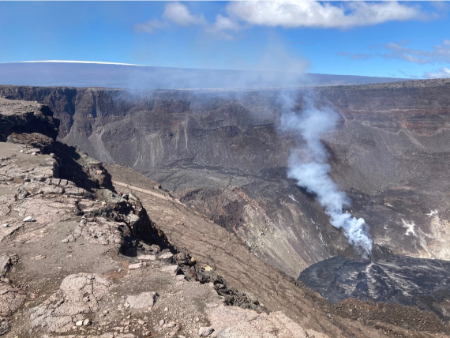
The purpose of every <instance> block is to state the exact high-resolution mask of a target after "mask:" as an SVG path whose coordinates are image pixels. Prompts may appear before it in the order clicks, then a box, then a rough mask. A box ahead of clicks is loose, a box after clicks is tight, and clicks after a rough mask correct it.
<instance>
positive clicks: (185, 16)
mask: <svg viewBox="0 0 450 338" xmlns="http://www.w3.org/2000/svg"><path fill="white" fill-rule="evenodd" d="M163 18H164V19H166V20H169V21H172V22H173V23H175V24H177V25H180V26H190V25H204V24H206V20H205V18H204V17H203V14H201V15H197V16H195V15H193V14H191V13H190V12H189V9H188V8H187V7H186V6H185V5H183V4H181V3H179V2H173V3H170V4H168V5H167V6H166V8H165V10H164V13H163Z"/></svg>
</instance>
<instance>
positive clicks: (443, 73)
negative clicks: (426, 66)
mask: <svg viewBox="0 0 450 338" xmlns="http://www.w3.org/2000/svg"><path fill="white" fill-rule="evenodd" d="M424 77H427V78H429V79H440V78H445V77H450V69H448V68H447V67H442V68H441V69H439V70H437V71H436V72H435V73H432V72H425V75H424Z"/></svg>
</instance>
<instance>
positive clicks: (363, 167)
mask: <svg viewBox="0 0 450 338" xmlns="http://www.w3.org/2000/svg"><path fill="white" fill-rule="evenodd" d="M449 83H450V81H449V80H430V81H408V82H398V83H390V84H374V85H365V86H335V87H319V88H317V89H315V90H314V91H313V92H312V91H311V90H307V89H304V88H303V89H301V90H299V91H298V92H295V95H298V97H299V100H298V102H297V106H296V107H295V109H296V110H298V111H300V110H301V109H302V102H301V98H302V97H304V96H306V95H310V94H311V93H313V94H315V95H316V98H317V100H316V101H317V104H318V106H321V105H326V104H330V103H331V104H332V105H334V106H335V107H336V109H337V110H338V111H339V113H340V114H341V119H340V121H339V125H338V127H337V130H336V132H334V133H329V134H327V135H325V136H324V138H323V142H324V144H325V146H326V148H327V150H328V152H329V153H330V157H329V162H330V164H331V167H332V172H331V176H332V178H333V179H334V181H335V182H336V183H337V184H338V186H339V188H340V189H342V190H345V191H346V192H347V193H348V194H349V196H350V197H351V199H352V201H353V204H352V206H351V209H350V210H349V211H351V212H352V213H353V214H354V215H355V216H357V217H363V218H365V219H366V221H367V223H368V225H369V231H370V233H371V236H372V238H373V239H374V241H375V243H377V244H380V245H383V246H386V247H389V248H390V249H392V250H393V251H394V252H395V253H396V254H402V255H410V256H415V257H424V258H437V259H450V248H449V247H448V245H447V243H448V240H449V238H450V234H449V233H448V231H447V230H446V229H447V228H448V226H449V224H450V221H449V220H450V213H449V210H450V197H449V196H450V185H449V184H448V182H450V177H449V173H448V170H447V167H448V162H449V156H448V154H449V153H450V146H449V145H450V142H449V138H450V133H449V130H450V128H449V125H450V95H449V94H448V93H449V92H448V87H449ZM0 93H1V95H4V96H5V97H10V98H21V99H27V100H37V101H39V102H42V103H45V104H48V105H49V106H50V107H51V108H52V110H54V111H55V113H56V115H57V116H58V118H59V119H60V120H61V131H60V133H59V139H60V140H62V141H64V142H66V143H67V144H69V145H76V146H78V147H80V148H81V149H82V150H83V151H85V152H87V153H89V154H90V155H91V156H93V157H95V158H96V159H98V160H101V161H104V162H108V163H117V164H121V165H124V166H129V167H132V168H134V169H137V170H138V171H140V172H142V173H144V174H145V175H146V176H147V177H149V178H152V179H153V180H156V181H158V182H160V183H161V186H162V188H163V189H166V190H169V191H171V193H172V194H173V195H174V196H175V197H177V198H178V199H179V200H180V201H182V202H183V203H186V204H188V205H190V206H192V207H194V208H195V209H196V210H197V211H199V212H202V213H204V214H206V215H208V216H209V217H210V218H211V219H212V220H214V222H216V223H217V224H220V225H221V226H223V227H225V228H226V229H227V230H229V231H232V232H233V233H235V234H236V235H237V236H238V237H239V238H241V239H242V241H243V242H244V243H246V244H247V246H248V247H249V248H250V249H251V250H252V252H254V253H255V254H256V255H258V256H259V257H261V258H263V259H264V260H265V261H266V262H269V263H270V264H272V265H274V266H276V267H277V268H279V269H281V270H282V271H284V272H286V273H287V274H288V275H290V276H292V277H297V276H298V274H299V272H300V271H302V270H303V269H305V268H306V267H307V266H309V265H311V264H314V263H316V262H319V261H321V260H323V259H326V258H329V257H332V256H335V255H343V254H345V255H349V254H351V253H352V249H351V248H350V247H349V245H348V244H347V241H346V239H345V237H344V236H343V235H342V233H340V232H339V231H338V230H336V229H334V228H333V227H332V226H331V225H330V224H329V221H328V217H327V216H326V215H325V214H324V212H323V208H322V207H321V206H320V205H319V204H318V203H317V202H316V201H315V198H314V196H312V195H311V194H308V193H307V192H306V191H304V190H302V189H300V188H298V187H297V186H296V185H295V182H294V181H293V180H288V179H286V164H287V159H288V157H289V152H290V149H291V148H292V147H293V146H298V147H302V144H301V143H296V138H295V135H290V134H280V133H279V132H277V130H278V125H279V117H280V114H281V106H280V103H279V100H278V99H279V96H280V92H279V91H277V90H260V91H241V92H238V91H228V92H225V91H162V90H160V91H148V92H143V91H141V92H127V91H124V90H109V89H108V90H106V89H100V88H79V89H74V88H36V87H8V86H0ZM80 181H81V179H80Z"/></svg>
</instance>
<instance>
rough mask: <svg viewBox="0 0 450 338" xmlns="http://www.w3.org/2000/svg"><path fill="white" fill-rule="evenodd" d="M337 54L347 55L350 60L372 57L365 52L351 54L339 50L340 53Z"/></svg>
mask: <svg viewBox="0 0 450 338" xmlns="http://www.w3.org/2000/svg"><path fill="white" fill-rule="evenodd" d="M337 55H340V56H347V57H349V58H350V59H352V60H369V59H371V58H372V57H373V56H372V55H370V54H365V53H356V54H351V53H348V52H340V53H337Z"/></svg>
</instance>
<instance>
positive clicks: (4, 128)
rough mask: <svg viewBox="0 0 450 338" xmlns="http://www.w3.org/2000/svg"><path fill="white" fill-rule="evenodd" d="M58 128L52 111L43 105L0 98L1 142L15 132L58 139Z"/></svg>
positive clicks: (57, 122)
mask: <svg viewBox="0 0 450 338" xmlns="http://www.w3.org/2000/svg"><path fill="white" fill-rule="evenodd" d="M58 126H59V121H58V120H55V119H53V113H52V111H51V110H50V109H49V108H48V107H46V106H44V105H42V104H38V103H33V102H23V101H10V100H5V99H2V98H0V142H5V141H6V139H7V137H8V136H9V135H10V134H11V133H13V132H14V133H32V132H37V133H41V134H44V135H46V136H47V137H50V138H52V139H56V136H57V135H58Z"/></svg>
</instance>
